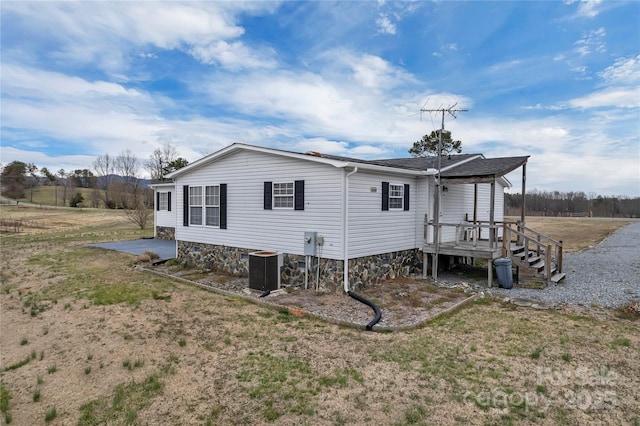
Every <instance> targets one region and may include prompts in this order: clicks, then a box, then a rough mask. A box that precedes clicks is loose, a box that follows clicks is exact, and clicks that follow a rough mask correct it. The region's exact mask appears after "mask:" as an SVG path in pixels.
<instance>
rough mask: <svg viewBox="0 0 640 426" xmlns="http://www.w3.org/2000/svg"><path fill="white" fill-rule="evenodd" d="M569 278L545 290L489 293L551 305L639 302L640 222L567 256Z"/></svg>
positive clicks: (495, 291)
mask: <svg viewBox="0 0 640 426" xmlns="http://www.w3.org/2000/svg"><path fill="white" fill-rule="evenodd" d="M563 269H564V272H566V274H567V276H566V278H565V279H564V280H563V281H561V282H560V283H559V284H557V285H553V284H552V285H550V286H548V287H547V288H545V289H543V290H534V289H525V288H513V289H510V290H506V289H500V288H492V289H489V291H488V292H489V293H493V294H501V295H505V296H508V297H510V298H525V299H533V300H539V301H542V302H546V303H550V304H565V303H568V304H574V305H586V306H591V305H597V306H602V307H607V308H613V307H619V306H622V305H626V304H629V303H631V302H634V301H636V302H637V301H638V300H640V222H634V223H632V224H630V225H627V226H625V227H622V228H620V229H618V230H617V231H615V232H614V233H613V234H611V235H610V236H608V237H607V238H606V239H605V240H604V241H603V242H602V243H600V244H598V245H597V246H596V247H593V248H590V249H587V250H584V251H581V252H579V253H567V254H565V255H564V265H563Z"/></svg>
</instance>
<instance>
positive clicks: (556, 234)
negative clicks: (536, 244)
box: [526, 217, 629, 252]
mask: <svg viewBox="0 0 640 426" xmlns="http://www.w3.org/2000/svg"><path fill="white" fill-rule="evenodd" d="M526 224H527V227H529V228H531V229H533V230H535V231H538V232H540V233H542V234H544V235H547V236H548V237H550V238H553V239H554V240H556V241H562V245H563V248H564V250H565V251H567V252H576V251H581V250H584V249H587V248H589V247H593V246H596V245H598V244H599V243H600V242H602V240H604V239H605V238H606V237H607V236H608V235H610V234H611V233H612V232H614V231H615V230H617V229H619V228H621V227H623V226H625V225H628V224H629V221H626V220H617V219H616V220H610V219H584V218H547V217H527V218H526Z"/></svg>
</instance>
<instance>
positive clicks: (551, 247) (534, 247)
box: [424, 216, 562, 279]
mask: <svg viewBox="0 0 640 426" xmlns="http://www.w3.org/2000/svg"><path fill="white" fill-rule="evenodd" d="M429 227H432V228H433V227H435V226H434V224H433V222H430V221H428V220H427V217H426V216H425V221H424V241H425V243H427V241H428V238H427V237H428V229H429ZM444 228H454V229H455V245H456V246H458V245H461V244H464V245H471V246H473V247H474V248H476V247H477V246H478V242H479V241H481V240H482V241H487V242H488V248H489V249H497V248H499V247H500V246H499V243H500V242H501V243H502V256H503V257H508V258H511V257H512V255H513V250H512V244H514V245H515V246H517V247H519V248H521V249H524V257H523V259H525V260H526V259H529V257H530V256H531V254H532V253H535V255H536V256H539V257H541V258H542V257H544V268H545V276H546V278H547V279H550V278H551V268H552V265H553V263H554V261H555V264H556V272H557V273H561V272H562V241H556V240H554V239H553V238H549V237H548V236H546V235H544V234H541V233H540V232H537V231H535V230H533V229H531V228H527V227H526V226H523V225H522V223H521V222H520V221H516V222H507V221H505V222H495V223H494V225H491V224H490V223H489V222H488V221H478V222H476V223H472V222H462V223H439V224H438V229H437V232H438V239H437V240H438V241H439V242H440V243H447V242H448V243H451V242H452V241H443V240H442V232H443V229H444ZM500 228H502V238H499V236H498V229H500ZM434 237H435V235H432V236H431V239H430V240H431V244H433V242H434ZM484 247H485V248H486V246H484Z"/></svg>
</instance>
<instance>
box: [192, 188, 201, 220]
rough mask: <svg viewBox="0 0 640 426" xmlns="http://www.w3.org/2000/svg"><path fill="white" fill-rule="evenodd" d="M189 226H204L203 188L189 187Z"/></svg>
mask: <svg viewBox="0 0 640 426" xmlns="http://www.w3.org/2000/svg"><path fill="white" fill-rule="evenodd" d="M189 224H190V225H202V187H201V186H190V187H189Z"/></svg>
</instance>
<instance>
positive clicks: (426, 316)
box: [147, 265, 475, 330]
mask: <svg viewBox="0 0 640 426" xmlns="http://www.w3.org/2000/svg"><path fill="white" fill-rule="evenodd" d="M147 270H150V271H154V272H157V273H161V274H165V275H166V276H170V277H174V278H181V279H184V280H186V281H191V282H193V283H194V284H198V285H201V286H204V287H205V288H207V289H210V290H213V291H222V292H225V293H226V294H230V295H236V296H239V297H244V298H247V299H249V300H251V301H254V302H260V303H266V304H271V305H274V306H276V307H286V308H291V309H292V312H299V313H304V314H309V315H313V316H316V317H318V318H321V319H324V320H327V321H331V322H334V323H337V324H343V325H352V326H354V327H358V328H362V327H364V326H365V325H367V324H368V323H369V322H370V321H371V320H372V319H373V318H374V316H375V315H374V311H373V310H372V309H371V308H370V307H369V306H367V305H365V304H363V303H361V302H359V301H357V300H355V299H353V298H351V297H348V296H347V295H345V294H344V293H343V292H342V291H340V290H337V289H335V288H334V289H333V291H328V292H327V291H315V290H313V289H302V288H300V287H290V288H284V289H281V290H278V291H274V292H272V293H270V294H268V295H267V296H265V297H261V296H262V295H263V292H261V291H257V290H251V289H249V280H248V279H246V278H233V277H226V276H221V275H218V274H215V273H211V272H204V271H199V270H197V269H193V270H191V269H186V270H185V269H183V268H182V267H180V266H172V265H169V266H167V265H158V266H156V267H151V266H148V267H147ZM357 294H358V295H360V296H361V297H364V298H365V299H367V300H369V301H371V302H373V303H374V304H376V306H378V308H379V309H380V311H381V314H382V316H381V319H380V321H379V322H378V323H377V325H376V326H375V327H374V330H401V329H408V328H413V327H418V326H420V325H423V324H424V323H425V322H426V321H428V320H431V319H434V318H436V317H437V316H438V315H440V314H442V313H446V312H448V311H449V310H451V309H453V308H455V307H457V306H460V305H461V304H463V303H464V302H466V301H468V300H469V299H470V298H472V297H473V296H474V295H475V293H474V292H473V291H472V289H471V287H470V286H468V285H466V284H464V283H463V282H462V281H461V282H459V285H455V284H454V285H451V284H450V285H449V287H442V286H436V285H434V284H433V283H432V281H431V280H430V279H426V280H423V279H418V278H397V279H393V280H389V281H386V282H384V283H381V284H378V285H372V286H367V287H365V288H364V289H362V290H359V291H358V292H357Z"/></svg>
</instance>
